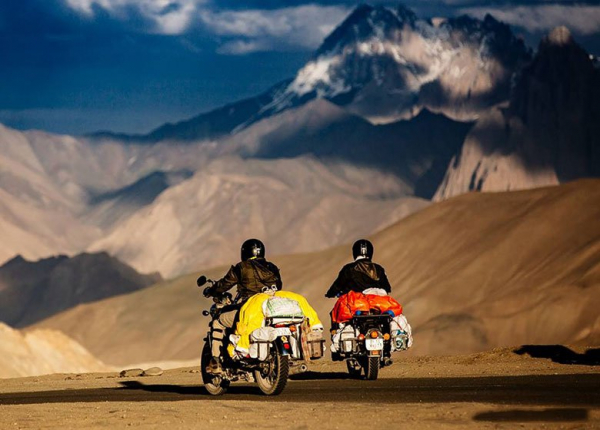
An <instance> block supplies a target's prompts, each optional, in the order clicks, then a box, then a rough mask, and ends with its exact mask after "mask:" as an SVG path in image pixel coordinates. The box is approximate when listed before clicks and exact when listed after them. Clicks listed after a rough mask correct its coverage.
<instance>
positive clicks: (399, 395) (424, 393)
mask: <svg viewBox="0 0 600 430" xmlns="http://www.w3.org/2000/svg"><path fill="white" fill-rule="evenodd" d="M315 373H316V372H315ZM309 376H311V375H309ZM312 377H313V378H315V379H306V380H296V381H290V382H289V383H288V385H287V387H286V389H285V390H284V391H283V393H282V394H281V395H279V396H273V397H268V398H267V397H265V396H264V395H262V394H261V392H260V390H259V389H258V387H257V386H256V385H255V384H247V383H246V384H240V383H234V384H232V385H231V387H229V390H228V392H227V393H226V394H225V395H222V396H217V397H214V396H210V395H209V394H208V393H207V392H206V391H205V390H204V387H202V386H201V385H200V384H198V383H197V382H196V383H194V384H191V385H176V384H146V383H144V382H145V381H138V380H126V381H121V382H119V385H120V386H119V387H102V388H81V389H63V390H60V389H56V390H50V391H26V392H15V393H0V405H26V404H43V403H73V404H75V403H89V402H178V401H189V400H194V401H234V402H235V401H240V400H245V401H261V402H263V401H266V400H268V401H269V402H299V403H312V402H332V403H338V404H339V403H346V402H356V403H364V404H371V403H378V404H387V405H398V404H421V403H430V404H436V403H470V402H477V403H487V404H501V405H515V407H524V406H529V407H535V406H544V407H556V408H559V407H573V408H575V407H577V408H597V407H600V390H599V389H598V387H600V374H589V373H588V374H568V375H528V376H489V377H460V378H385V379H379V380H377V381H365V380H357V379H330V378H337V377H338V376H337V374H335V375H332V374H327V373H326V374H324V375H323V377H319V376H318V375H314V374H313V375H312ZM190 382H194V381H193V380H190ZM57 388H59V386H57Z"/></svg>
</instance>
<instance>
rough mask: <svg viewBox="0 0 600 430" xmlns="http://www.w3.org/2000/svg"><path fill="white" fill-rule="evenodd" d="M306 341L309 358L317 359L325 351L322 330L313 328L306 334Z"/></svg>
mask: <svg viewBox="0 0 600 430" xmlns="http://www.w3.org/2000/svg"><path fill="white" fill-rule="evenodd" d="M306 342H307V343H308V351H309V354H310V359H311V360H318V359H319V358H321V357H323V354H324V352H325V339H323V331H322V330H314V331H311V332H310V333H308V334H307V336H306Z"/></svg>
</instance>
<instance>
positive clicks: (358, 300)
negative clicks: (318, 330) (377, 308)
mask: <svg viewBox="0 0 600 430" xmlns="http://www.w3.org/2000/svg"><path fill="white" fill-rule="evenodd" d="M370 308H371V307H370V305H369V301H368V300H367V296H365V295H364V294H363V293H357V292H355V291H350V292H349V293H348V294H344V295H343V296H341V297H340V298H339V299H338V301H337V302H335V306H334V307H333V310H332V311H331V321H332V322H334V323H342V322H346V321H349V320H350V319H351V318H352V317H353V316H354V314H355V313H356V311H364V312H369V309H370Z"/></svg>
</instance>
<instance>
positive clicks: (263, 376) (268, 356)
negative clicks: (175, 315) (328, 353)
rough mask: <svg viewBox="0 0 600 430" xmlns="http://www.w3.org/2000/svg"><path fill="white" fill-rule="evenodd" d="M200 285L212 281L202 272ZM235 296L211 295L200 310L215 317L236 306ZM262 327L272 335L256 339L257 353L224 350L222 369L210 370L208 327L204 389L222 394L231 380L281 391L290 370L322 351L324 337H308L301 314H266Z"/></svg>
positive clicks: (274, 392)
mask: <svg viewBox="0 0 600 430" xmlns="http://www.w3.org/2000/svg"><path fill="white" fill-rule="evenodd" d="M197 284H198V286H199V287H201V286H203V285H206V284H209V286H212V285H213V284H214V282H213V281H211V280H209V279H206V277H205V276H201V277H200V278H198V281H197ZM238 299H239V295H238V297H236V299H235V300H232V296H231V294H229V293H224V294H222V295H220V296H217V297H213V301H214V304H213V305H212V306H211V308H210V310H208V311H206V310H205V311H203V315H205V316H210V317H211V326H212V321H214V320H215V319H217V318H218V317H219V315H220V314H221V313H222V312H227V311H230V310H232V309H234V308H235V309H239V307H240V306H239V304H238ZM264 327H272V328H273V330H271V333H272V334H273V338H272V339H268V340H263V341H257V340H255V341H254V342H253V343H255V346H256V351H257V354H256V357H255V358H251V357H243V358H240V359H233V358H232V357H230V355H229V354H228V353H227V351H222V352H221V357H222V372H220V373H210V372H209V371H208V369H207V368H208V365H209V363H210V360H211V359H212V352H211V345H212V340H213V339H212V330H211V329H209V330H208V333H207V335H206V338H205V339H204V342H205V343H204V347H203V349H202V359H201V366H202V370H201V372H202V380H203V382H204V386H205V388H206V390H207V391H208V392H209V393H210V394H212V395H220V394H224V393H225V392H226V391H227V389H228V387H229V385H230V384H231V382H235V381H246V382H256V383H257V384H258V387H259V388H260V390H261V391H262V392H263V393H264V394H266V395H277V394H280V393H281V392H282V391H283V389H284V388H285V386H286V384H287V381H288V376H289V375H290V373H299V372H303V371H306V370H307V366H306V363H307V362H308V361H309V360H310V359H311V358H312V359H315V358H319V357H321V356H322V355H323V349H324V347H323V344H324V341H320V342H314V341H311V340H310V336H309V331H310V328H309V327H308V321H306V318H304V317H298V316H293V317H285V318H266V319H265V324H264ZM230 334H231V331H230V330H228V331H227V332H225V336H224V341H223V347H224V348H226V347H227V344H228V342H227V339H229V335H230Z"/></svg>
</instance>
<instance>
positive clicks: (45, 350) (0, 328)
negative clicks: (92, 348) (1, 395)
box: [0, 323, 112, 378]
mask: <svg viewBox="0 0 600 430" xmlns="http://www.w3.org/2000/svg"><path fill="white" fill-rule="evenodd" d="M110 370H112V369H111V368H110V367H109V366H107V365H105V364H104V363H102V362H101V361H99V360H98V359H96V358H95V357H93V356H92V355H91V354H90V353H89V352H88V351H87V350H86V349H85V348H84V347H82V346H81V345H80V344H78V343H77V342H75V341H74V340H73V339H70V338H69V337H67V336H65V335H64V334H63V333H61V332H59V331H56V330H33V331H30V332H22V331H19V330H14V329H12V328H10V327H9V326H7V325H6V324H2V323H0V378H17V377H21V376H37V375H46V374H51V373H85V372H107V371H110Z"/></svg>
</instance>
